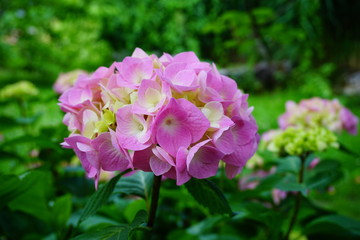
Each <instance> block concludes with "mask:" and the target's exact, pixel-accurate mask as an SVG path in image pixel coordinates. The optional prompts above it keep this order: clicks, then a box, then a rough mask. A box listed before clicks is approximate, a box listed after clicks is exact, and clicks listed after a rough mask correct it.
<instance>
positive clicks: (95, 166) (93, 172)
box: [64, 135, 100, 178]
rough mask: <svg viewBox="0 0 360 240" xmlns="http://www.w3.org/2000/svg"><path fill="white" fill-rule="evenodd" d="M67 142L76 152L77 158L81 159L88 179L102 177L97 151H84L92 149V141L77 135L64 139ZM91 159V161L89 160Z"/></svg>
mask: <svg viewBox="0 0 360 240" xmlns="http://www.w3.org/2000/svg"><path fill="white" fill-rule="evenodd" d="M64 140H65V142H66V143H67V144H68V145H69V146H70V147H71V148H72V149H73V150H74V152H75V153H76V156H77V157H78V158H79V159H80V162H81V165H82V166H83V168H84V169H85V171H86V173H87V176H88V177H90V178H91V177H98V176H99V175H100V164H99V161H98V158H97V157H96V156H97V153H96V151H95V149H94V150H93V151H92V153H91V151H82V150H80V149H79V147H78V146H80V148H81V149H83V150H89V149H91V140H90V139H88V138H86V137H83V136H79V135H75V136H71V137H68V138H65V139H64ZM89 158H90V159H89Z"/></svg>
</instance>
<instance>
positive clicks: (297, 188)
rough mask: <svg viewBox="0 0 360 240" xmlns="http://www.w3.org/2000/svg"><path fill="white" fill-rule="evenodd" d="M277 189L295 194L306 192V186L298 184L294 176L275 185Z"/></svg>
mask: <svg viewBox="0 0 360 240" xmlns="http://www.w3.org/2000/svg"><path fill="white" fill-rule="evenodd" d="M275 188H277V189H280V190H282V191H294V192H304V191H305V190H306V187H305V185H304V184H300V183H298V182H297V179H296V177H295V176H293V175H289V176H287V177H285V178H283V179H282V181H281V182H279V183H278V184H276V185H275Z"/></svg>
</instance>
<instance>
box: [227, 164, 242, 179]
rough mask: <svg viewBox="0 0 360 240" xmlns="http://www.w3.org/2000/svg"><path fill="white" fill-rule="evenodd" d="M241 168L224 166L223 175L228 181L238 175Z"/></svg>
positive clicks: (229, 165)
mask: <svg viewBox="0 0 360 240" xmlns="http://www.w3.org/2000/svg"><path fill="white" fill-rule="evenodd" d="M241 169H242V167H237V166H233V165H231V164H228V163H227V164H226V165H225V174H226V176H227V177H228V178H229V179H233V178H234V177H235V176H236V175H237V174H239V173H240V171H241Z"/></svg>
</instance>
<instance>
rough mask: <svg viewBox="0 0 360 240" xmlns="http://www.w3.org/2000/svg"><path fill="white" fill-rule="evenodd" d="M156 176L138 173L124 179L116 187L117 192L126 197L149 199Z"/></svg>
mask: <svg viewBox="0 0 360 240" xmlns="http://www.w3.org/2000/svg"><path fill="white" fill-rule="evenodd" d="M153 181H154V174H153V173H150V172H143V171H138V172H136V173H135V174H133V175H131V176H129V177H124V178H122V179H121V180H120V181H119V182H118V183H117V184H116V187H115V192H116V193H117V192H120V193H124V194H126V195H135V196H139V197H142V198H144V199H148V197H149V193H150V191H151V187H152V183H153Z"/></svg>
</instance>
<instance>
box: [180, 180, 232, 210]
mask: <svg viewBox="0 0 360 240" xmlns="http://www.w3.org/2000/svg"><path fill="white" fill-rule="evenodd" d="M185 187H186V188H187V190H188V191H189V193H190V194H191V195H192V196H193V197H194V198H195V200H196V201H197V202H198V203H200V204H201V205H203V206H204V207H206V208H208V209H209V211H210V213H211V214H233V212H232V210H231V208H230V205H229V203H228V202H227V200H226V198H225V196H224V194H223V193H222V192H221V190H220V189H219V188H218V187H217V186H216V185H215V184H214V183H213V182H211V181H209V180H207V179H195V178H192V179H191V180H190V181H189V182H187V183H186V184H185Z"/></svg>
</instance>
